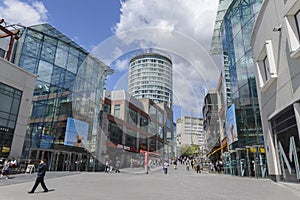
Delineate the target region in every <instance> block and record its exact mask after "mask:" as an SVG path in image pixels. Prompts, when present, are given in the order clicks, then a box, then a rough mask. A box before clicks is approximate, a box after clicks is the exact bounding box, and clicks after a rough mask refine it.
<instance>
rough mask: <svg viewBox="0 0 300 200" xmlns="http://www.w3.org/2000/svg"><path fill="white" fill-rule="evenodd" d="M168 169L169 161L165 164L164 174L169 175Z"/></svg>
mask: <svg viewBox="0 0 300 200" xmlns="http://www.w3.org/2000/svg"><path fill="white" fill-rule="evenodd" d="M168 167H169V163H168V162H167V161H165V162H164V167H163V168H164V173H165V174H167V173H168Z"/></svg>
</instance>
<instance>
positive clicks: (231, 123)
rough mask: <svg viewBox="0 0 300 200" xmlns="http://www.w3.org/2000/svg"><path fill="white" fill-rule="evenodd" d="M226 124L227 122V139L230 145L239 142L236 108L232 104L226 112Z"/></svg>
mask: <svg viewBox="0 0 300 200" xmlns="http://www.w3.org/2000/svg"><path fill="white" fill-rule="evenodd" d="M226 122H227V129H226V130H227V136H228V137H227V138H228V145H230V144H232V143H233V142H235V141H238V135H237V128H236V118H235V106H234V104H232V105H231V106H230V107H229V108H228V109H227V112H226Z"/></svg>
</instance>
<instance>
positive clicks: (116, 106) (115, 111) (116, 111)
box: [114, 105, 120, 118]
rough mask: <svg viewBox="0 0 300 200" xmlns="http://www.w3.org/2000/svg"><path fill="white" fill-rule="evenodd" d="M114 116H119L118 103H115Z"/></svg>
mask: <svg viewBox="0 0 300 200" xmlns="http://www.w3.org/2000/svg"><path fill="white" fill-rule="evenodd" d="M114 116H115V117H118V118H120V105H115V109H114Z"/></svg>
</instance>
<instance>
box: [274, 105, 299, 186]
mask: <svg viewBox="0 0 300 200" xmlns="http://www.w3.org/2000/svg"><path fill="white" fill-rule="evenodd" d="M297 121H298V120H296V115H295V110H294V108H293V106H290V107H288V108H287V109H285V110H284V111H282V112H281V113H279V114H278V115H277V116H276V117H274V118H273V119H272V120H271V125H272V133H273V138H274V141H275V142H274V143H275V145H276V146H275V148H276V149H277V152H278V158H279V163H280V170H281V180H284V181H289V182H299V181H300V167H299V157H300V139H299V131H298V124H297Z"/></svg>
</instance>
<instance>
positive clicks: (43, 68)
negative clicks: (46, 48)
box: [38, 60, 53, 83]
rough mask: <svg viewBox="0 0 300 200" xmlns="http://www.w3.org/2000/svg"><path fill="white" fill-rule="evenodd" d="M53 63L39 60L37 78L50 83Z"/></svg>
mask: <svg viewBox="0 0 300 200" xmlns="http://www.w3.org/2000/svg"><path fill="white" fill-rule="evenodd" d="M52 70H53V65H52V64H51V63H48V62H45V61H42V60H40V63H39V69H38V75H39V77H38V80H41V81H44V82H47V83H50V81H51V74H52Z"/></svg>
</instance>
